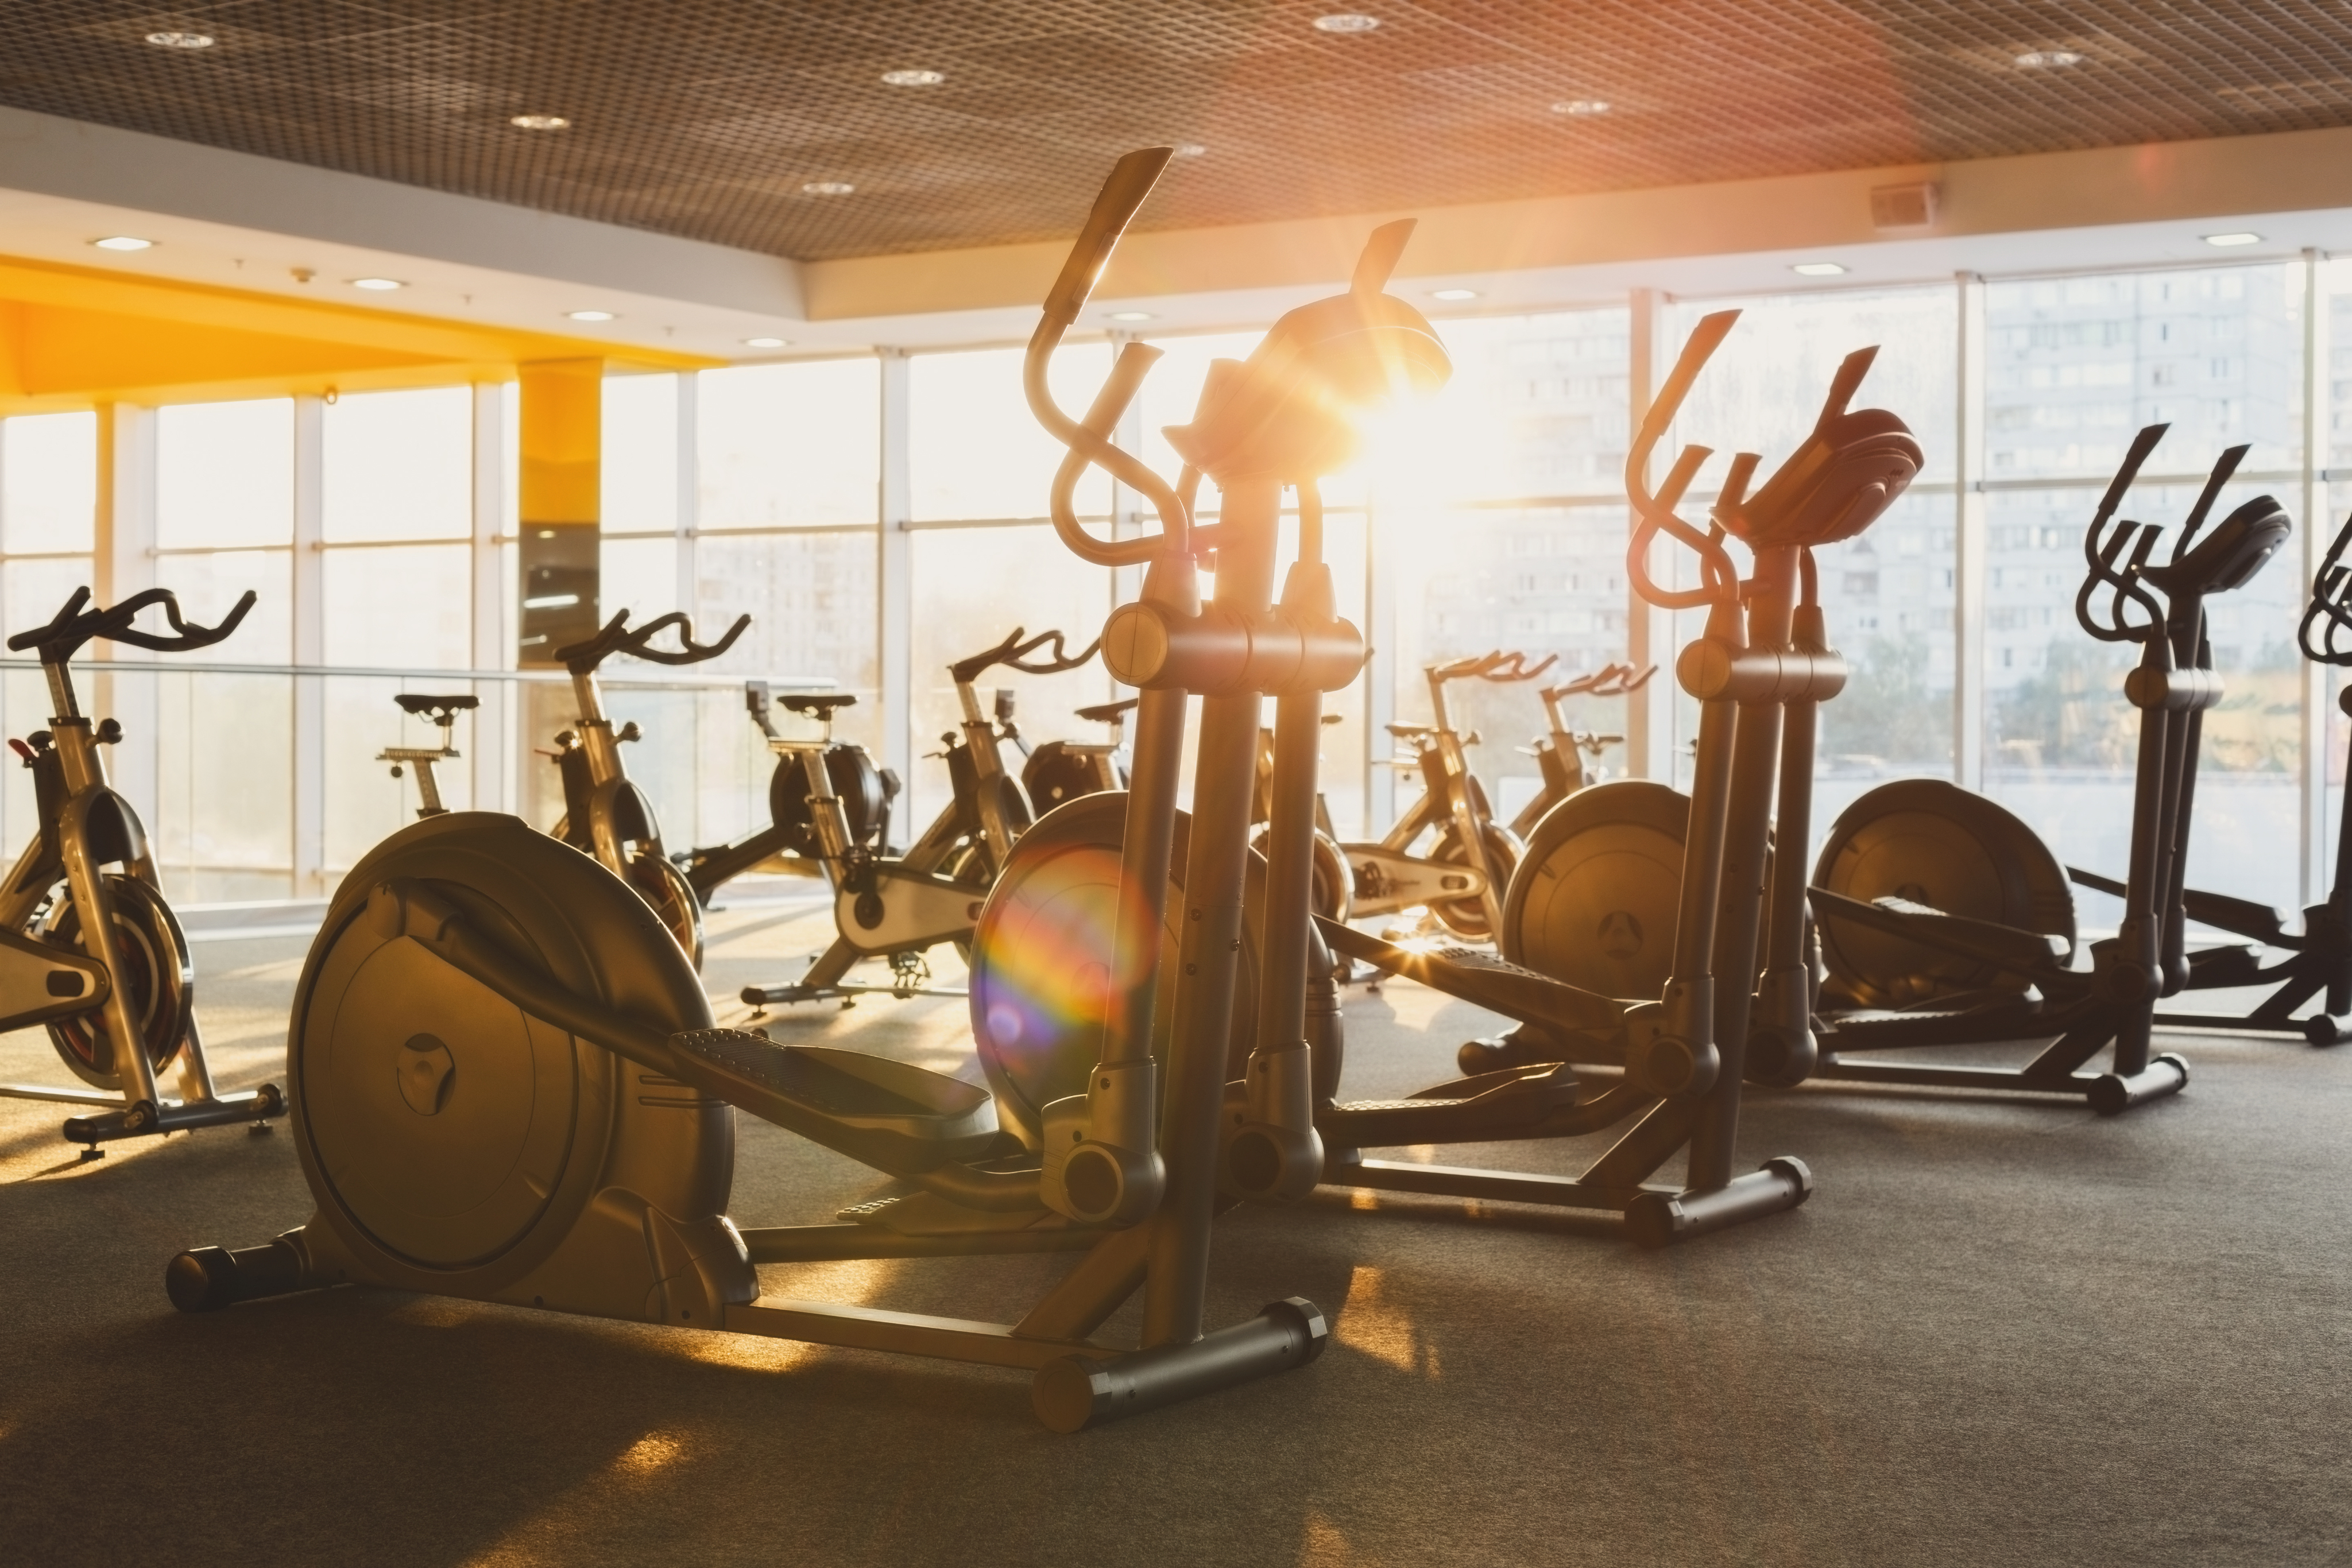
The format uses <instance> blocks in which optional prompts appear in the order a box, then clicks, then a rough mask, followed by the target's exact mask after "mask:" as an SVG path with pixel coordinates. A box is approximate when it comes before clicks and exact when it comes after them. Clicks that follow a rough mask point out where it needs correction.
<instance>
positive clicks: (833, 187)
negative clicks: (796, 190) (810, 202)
mask: <svg viewBox="0 0 2352 1568" xmlns="http://www.w3.org/2000/svg"><path fill="white" fill-rule="evenodd" d="M856 189H857V187H856V186H855V185H853V184H851V183H849V182H848V181H846V180H811V181H810V182H809V183H807V184H805V185H803V186H802V187H801V190H802V192H803V193H804V194H806V195H811V196H845V195H848V194H849V193H851V192H852V191H855V190H856Z"/></svg>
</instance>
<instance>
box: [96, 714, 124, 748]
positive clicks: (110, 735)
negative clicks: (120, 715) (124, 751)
mask: <svg viewBox="0 0 2352 1568" xmlns="http://www.w3.org/2000/svg"><path fill="white" fill-rule="evenodd" d="M121 740H122V723H121V720H120V719H111V718H102V719H100V720H99V721H98V743H99V744H100V746H115V745H119V744H121Z"/></svg>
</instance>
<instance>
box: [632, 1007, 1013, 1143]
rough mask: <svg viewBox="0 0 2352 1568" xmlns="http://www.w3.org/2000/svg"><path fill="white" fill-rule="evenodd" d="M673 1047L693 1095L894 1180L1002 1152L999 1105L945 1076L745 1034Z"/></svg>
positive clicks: (679, 1040)
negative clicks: (717, 1101) (709, 1098)
mask: <svg viewBox="0 0 2352 1568" xmlns="http://www.w3.org/2000/svg"><path fill="white" fill-rule="evenodd" d="M669 1049H670V1054H671V1055H672V1056H673V1057H674V1058H676V1060H677V1070H678V1076H679V1077H680V1078H681V1079H683V1080H684V1081H685V1082H688V1083H691V1084H692V1085H694V1086H695V1087H696V1088H698V1089H700V1090H702V1091H703V1092H706V1093H709V1094H712V1095H715V1096H717V1097H718V1098H719V1099H721V1100H724V1101H726V1102H727V1103H729V1104H730V1105H734V1106H737V1107H740V1109H742V1110H745V1111H749V1112H751V1113H752V1114H753V1115H755V1116H758V1117H759V1118H761V1120H762V1121H767V1122H773V1123H774V1124H776V1125H778V1126H780V1127H784V1128H788V1129H790V1130H791V1131H793V1132H795V1133H798V1134H801V1135H802V1136H803V1137H804V1138H807V1139H809V1140H810V1141H811V1142H813V1143H819V1144H823V1145H824V1146H825V1147H827V1148H829V1149H832V1150H835V1152H837V1153H840V1154H845V1155H848V1156H849V1157H850V1158H852V1159H854V1160H858V1161H861V1162H863V1163H865V1164H867V1165H870V1166H874V1167H875V1168H876V1169H877V1170H884V1171H887V1172H889V1173H890V1174H892V1175H894V1176H915V1175H919V1174H920V1173H922V1172H924V1171H928V1170H932V1169H935V1168H936V1167H938V1166H942V1165H946V1164H949V1163H950V1162H956V1161H966V1160H974V1159H981V1158H984V1157H985V1156H986V1155H988V1154H989V1153H990V1152H991V1151H992V1149H994V1147H995V1146H996V1135H997V1123H996V1102H995V1101H994V1100H993V1099H992V1097H991V1096H990V1094H989V1092H988V1091H987V1090H985V1089H981V1088H976V1087H974V1086H973V1085H971V1084H970V1083H966V1082H963V1081H962V1080H961V1079H958V1078H950V1077H949V1076H947V1075H946V1074H945V1073H941V1072H931V1071H927V1070H925V1069H923V1068H920V1067H914V1066H909V1065H908V1063H906V1062H903V1061H890V1060H888V1059H887V1058H886V1057H879V1056H869V1055H867V1054H866V1053H865V1052H863V1051H841V1050H837V1049H834V1048H832V1047H827V1046H814V1045H778V1044H777V1043H776V1042H775V1041H774V1040H770V1039H769V1038H768V1037H767V1036H766V1035H764V1034H755V1033H753V1032H751V1030H740V1029H698V1030H687V1031H685V1032H683V1033H680V1034H674V1035H672V1036H670V1038H669Z"/></svg>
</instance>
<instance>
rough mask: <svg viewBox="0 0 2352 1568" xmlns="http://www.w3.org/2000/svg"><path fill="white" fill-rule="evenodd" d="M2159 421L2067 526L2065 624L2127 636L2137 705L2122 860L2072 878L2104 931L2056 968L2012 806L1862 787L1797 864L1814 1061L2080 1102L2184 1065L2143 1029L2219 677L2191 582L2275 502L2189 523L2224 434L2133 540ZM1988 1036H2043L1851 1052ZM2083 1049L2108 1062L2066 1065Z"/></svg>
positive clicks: (2046, 855) (2170, 958) (2216, 474)
mask: <svg viewBox="0 0 2352 1568" xmlns="http://www.w3.org/2000/svg"><path fill="white" fill-rule="evenodd" d="M2166 428H2167V427H2166V426H2164V425H2161V424H2152V425H2149V426H2147V428H2146V429H2144V430H2142V431H2141V432H2140V433H2139V435H2138V437H2137V439H2136V440H2134V442H2133V443H2132V446H2131V449H2130V451H2129V452H2128V453H2127V454H2126V456H2125V458H2124V463H2123V466H2122V467H2121V468H2120V469H2118V470H2117V472H2116V476H2115V478H2114V480H2113V482H2112V483H2110V484H2109V485H2108V486H2107V490H2106V494H2105V497H2103V498H2102V499H2101V500H2100V502H2099V506H2098V509H2097V511H2096V512H2095V514H2094V515H2093V517H2092V519H2091V525H2090V527H2089V528H2088V529H2086V530H2085V531H2084V538H2083V555H2084V561H2085V563H2086V566H2087V568H2088V571H2087V573H2086V575H2085V577H2084V582H2083V587H2082V590H2081V591H2080V592H2079V593H2077V594H2076V596H2075V601H2074V613H2075V618H2076V620H2077V621H2078V622H2080V623H2081V624H2082V627H2083V629H2084V631H2085V632H2089V633H2090V634H2091V635H2092V636H2093V637H2095V638H2097V639H2099V640H2100V641H2102V642H2108V643H2136V644H2137V646H2138V648H2139V650H2140V656H2139V660H2138V663H2137V666H2136V667H2135V668H2134V669H2133V670H2132V672H2131V674H2129V676H2128V677H2127V678H2126V681H2125V684H2124V695H2125V696H2126V699H2127V700H2128V701H2129V702H2130V703H2131V705H2132V706H2134V707H2136V708H2137V709H2138V710H2139V716H2140V727H2139V746H2138V758H2137V768H2136V769H2135V774H2134V781H2133V790H2132V823H2131V860H2130V867H2129V874H2128V877H2127V880H2126V882H2125V883H2121V884H2116V883H2105V882H2103V881H2101V882H2095V883H2093V885H2102V886H2105V887H2107V888H2110V889H2113V890H2114V891H2116V892H2118V893H2119V894H2121V895H2122V897H2123V899H2124V904H2125V912H2124V921H2123V925H2122V928H2121V929H2120V930H2119V931H2118V932H2117V933H2116V936H2114V937H2112V938H2110V939H2108V940H2106V941H2103V942H2095V943H2093V944H2092V946H2091V967H2090V968H2089V969H2087V970H2084V969H2076V968H2074V967H2073V965H2072V961H2071V960H2072V958H2073V955H2074V907H2073V900H2072V899H2071V898H2070V897H2069V896H2068V895H2067V894H2066V884H2065V881H2064V877H2063V873H2061V872H2060V871H2059V869H2058V865H2057V862H2056V860H2055V859H2054V858H2053V857H2052V856H2051V854H2050V852H2049V851H2048V850H2047V849H2045V848H2042V845H2041V841H2039V840H2038V839H2037V838H2035V837H2034V836H2033V834H2032V832H2031V831H2029V830H2027V829H2026V828H2025V826H2024V824H2022V823H2021V822H2019V821H2017V820H2016V818H2014V817H2013V816H2011V814H2010V813H2008V812H2007V811H2005V810H2002V809H2001V808H2000V807H1999V806H1997V805H1995V804H1994V803H1993V802H1991V801H1990V800H1985V799H1984V798H1982V797H1980V796H1973V795H1969V793H1967V792H1966V791H1964V790H1961V789H1958V788H1956V787H1955V786H1952V785H1950V784H1947V783H1944V782H1942V781H1941V780H1935V779H1927V780H1916V779H1906V780H1900V781H1898V782H1896V783H1895V784H1892V785H1888V786H1885V787H1884V788H1882V789H1878V790H1874V791H1872V792H1871V793H1870V794H1868V795H1864V797H1863V798H1862V799H1860V800H1856V801H1855V802H1854V803H1853V805H1852V806H1849V807H1848V808H1847V809H1846V810H1845V811H1844V812H1843V814H1842V815H1841V816H1840V817H1839V819H1838V821H1837V822H1836V823H1835V824H1834V825H1833V826H1832V828H1831V830H1830V835H1829V838H1828V840H1827V841H1826V842H1825V843H1824V844H1823V845H1822V853H1821V858H1820V860H1819V862H1817V864H1816V866H1815V869H1814V873H1813V887H1812V890H1811V902H1812V907H1813V912H1814V915H1815V917H1816V918H1817V919H1818V920H1820V921H1821V922H1822V953H1823V956H1824V957H1825V958H1826V959H1827V961H1828V965H1829V973H1830V979H1829V982H1828V984H1827V985H1825V986H1824V988H1823V1001H1824V1006H1823V1008H1822V1023H1823V1025H1824V1030H1823V1032H1822V1038H1821V1048H1822V1055H1821V1060H1820V1063H1819V1066H1818V1067H1817V1069H1816V1072H1817V1073H1818V1075H1819V1076H1822V1077H1825V1078H1840V1079H1850V1080H1856V1081H1860V1082H1875V1083H1893V1084H1919V1085H1927V1086H1934V1087H1940V1088H1964V1089H1979V1090H1996V1091H2003V1090H2005V1091H2012V1092H2026V1093H2032V1094H2059V1095H2065V1096H2070V1097H2074V1098H2079V1099H2082V1100H2084V1101H2086V1102H2087V1103H2089V1104H2090V1105H2091V1107H2092V1108H2093V1109H2094V1110H2095V1111H2097V1112H2098V1113H2101V1114H2102V1115H2115V1114H2117V1113H2121V1112H2123V1111H2126V1110H2128V1109H2129V1108H2131V1107H2132V1106H2135V1105H2140V1104H2145V1103H2147V1102H2148V1101H2151V1100H2155V1099H2159V1098H2162V1097H2164V1096H2167V1095H2170V1094H2174V1093H2178V1092H2179V1091H2180V1090H2181V1089H2182V1088H2184V1087H2185V1086H2186V1085H2187V1083H2188V1082H2189V1064H2188V1063H2187V1062H2186V1061H2183V1060H2182V1059H2181V1058H2180V1057H2179V1056H2177V1055H2174V1054H2172V1053H2170V1052H2167V1053H2165V1054H2162V1055H2154V1054H2152V1050H2151V1045H2150V1036H2151V1034H2152V1031H2153V1030H2154V1028H2155V1025H2156V1004H2157V1002H2158V999H2160V998H2164V997H2168V996H2170V995H2172V994H2174V993H2175V992H2177V991H2178V990H2179V989H2180V988H2181V987H2182V986H2183V985H2184V984H2186V983H2187V978H2188V975H2189V958H2188V955H2187V950H2186V939H2185V924H2186V916H2185V914H2184V908H2185V905H2184V900H2183V898H2182V894H2181V875H2182V872H2183V868H2184V865H2185V862H2186V861H2187V859H2188V852H2189V810H2188V807H2189V793H2190V789H2191V779H2193V777H2194V775H2195V772H2196V768H2197V748H2196V745H2195V742H2196V739H2197V737H2198V734H2199V726H2198V723H2197V716H2198V715H2199V714H2200V713H2201V712H2202V711H2203V710H2205V709H2206V708H2209V707H2211V706H2214V705H2215V704H2217V703H2219V702H2220V701H2221V696H2222V694H2223V688H2222V684H2221V677H2220V676H2219V675H2218V674H2215V673H2214V671H2213V669H2212V667H2211V648H2210V644H2209V643H2207V642H2206V641H2205V636H2204V627H2205V600H2206V598H2207V597H2208V596H2209V595H2211V594H2214V593H2222V592H2227V591H2231V590H2233V589H2236V588H2240V587H2242V586H2243V585H2244V584H2245V583H2246V582H2247V581H2248V580H2251V579H2252V577H2253V575H2254V574H2255V573H2256V572H2257V571H2259V570H2262V567H2263V563H2264V562H2266V561H2268V560H2269V559H2270V558H2271V557H2272V556H2273V554H2275V553H2276V552H2277V550H2278V549H2279V547H2280V546H2281V545H2283V544H2284V543H2285V542H2286V538H2287V536H2288V534H2289V532H2290V531H2291V528H2290V525H2289V523H2288V520H2287V517H2286V514H2285V513H2284V511H2283V510H2281V509H2280V507H2279V505H2278V503H2277V502H2276V501H2275V500H2273V499H2272V498H2271V497H2268V496H2261V497H2256V498H2254V499H2253V500H2251V501H2249V502H2247V503H2246V504H2245V505H2243V506H2242V507H2238V508H2237V509H2236V510H2235V511H2233V512H2231V514H2230V515H2229V516H2228V517H2225V518H2223V519H2222V521H2221V523H2220V524H2219V525H2218V526H2217V527H2216V528H2214V529H2213V530H2212V531H2211V532H2210V533H2207V534H2204V536H2203V537H2202V538H2200V537H2199V535H2200V532H2201V531H2202V530H2203V528H2204V523H2205V519H2206V517H2207V516H2208V514H2209V513H2210V510H2211V508H2212V506H2213V504H2214V501H2215V500H2216V498H2217V497H2219V495H2220V493H2221V486H2222V485H2223V484H2224V483H2226V482H2227V480H2228V478H2229V476H2230V474H2231V471H2232V470H2233V469H2235V467H2236V466H2237V462H2238V459H2239V458H2240V457H2241V456H2242V455H2243V454H2244V452H2245V450H2246V449H2245V448H2244V447H2235V448H2232V449H2231V451H2229V452H2227V453H2224V454H2223V455H2222V457H2221V462H2220V463H2218V464H2217V465H2215V467H2214V469H2213V472H2212V474H2211V475H2210V476H2209V477H2208V479H2207V481H2206V485H2205V489H2204V492H2203V494H2202V495H2200V497H2198V500H2197V504H2196V506H2195V507H2192V508H2191V509H2190V512H2189V517H2188V520H2187V521H2186V522H2185V523H2184V524H2183V525H2182V528H2181V532H2180V537H2179V540H2178V541H2177V542H2176V543H2175V545H2174V547H2173V549H2172V553H2171V557H2170V559H2169V560H2168V562H2167V563H2166V564H2164V565H2160V566H2158V565H2150V564H2148V559H2147V558H2148V556H2149V553H2150V552H2151V550H2152V549H2154V547H2155V545H2156V542H2157V539H2158V536H2159V535H2160V534H2161V533H2162V532H2163V530H2162V529H2161V528H2150V527H2147V526H2146V525H2143V524H2139V523H2134V522H2123V523H2119V524H2117V525H2116V529H2115V531H2114V532H2113V534H2109V533H2108V532H2107V525H2108V523H2109V521H2110V520H2111V519H2113V517H2114V516H2115V513H2116V508H2117V507H2119V506H2120V505H2121V504H2122V501H2123V497H2124V494H2125V492H2126V490H2127V489H2128V488H2129V487H2130V486H2131V482H2132V480H2133V479H2134V478H2135V477H2136V476H2137V475H2138V472H2139V469H2140V465H2142V464H2143V463H2144V462H2146V461H2147V456H2148V455H2149V454H2150V453H2152V452H2153V451H2154V450H2155V449H2156V445H2157V443H2158V441H2160V440H2161V439H2163V436H2164V433H2165V430H2166ZM2119 561H2120V562H2123V563H2124V564H2122V565H2121V566H2120V567H2119V566H2118V564H2117V563H2118V562H2119ZM2157 594H2162V595H2163V596H2164V599H2165V601H2168V602H2163V603H2159V602H2158V599H2157V597H2156V595H2157ZM2102 601H2103V602H2104V605H2105V608H2104V610H2102V609H2100V608H2097V606H2098V605H2099V604H2100V603H2101V602H2102ZM2077 874H2078V878H2079V879H2080V880H2084V881H2090V880H2091V879H2089V878H2086V877H2081V876H2080V873H2077ZM1890 938H1892V939H1893V940H1889V939H1890ZM2004 1040H2047V1041H2050V1042H2051V1043H2049V1044H2048V1045H2047V1046H2046V1047H2044V1048H2043V1049H2042V1051H2041V1052H2040V1054H2038V1055H2037V1056H2036V1057H2035V1058H2034V1059H2033V1060H2032V1061H2031V1062H2030V1063H2028V1064H2027V1065H2026V1066H2024V1067H2022V1068H2015V1069H2011V1068H1996V1067H1980V1066H1942V1065H1933V1064H1927V1063H1920V1062H1900V1061H1885V1060H1884V1059H1882V1058H1878V1057H1876V1056H1872V1057H1869V1058H1862V1057H1859V1056H1857V1055H1854V1054H1853V1053H1856V1052H1864V1051H1867V1052H1877V1051H1884V1050H1890V1049H1899V1048H1906V1047H1920V1046H1942V1045H1973V1044H1979V1043H1985V1042H1990V1041H2004ZM2105 1050H2111V1051H2112V1060H2111V1066H2110V1070H2109V1071H2106V1072H2104V1073H2097V1074H2087V1075H2086V1074H2084V1073H2082V1072H2079V1071H2077V1069H2079V1068H2081V1067H2082V1066H2084V1064H2085V1063H2087V1062H2088V1061H2090V1060H2091V1059H2092V1058H2093V1057H2095V1056H2096V1055H2097V1054H2098V1053H2099V1052H2100V1051H2105Z"/></svg>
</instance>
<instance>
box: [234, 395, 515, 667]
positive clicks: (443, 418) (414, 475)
mask: <svg viewBox="0 0 2352 1568" xmlns="http://www.w3.org/2000/svg"><path fill="white" fill-rule="evenodd" d="M324 414H325V458H324V463H325V470H326V471H325V474H324V476H323V486H324V492H325V494H324V501H325V507H326V515H325V517H324V519H323V530H324V535H325V537H326V538H327V539H328V540H329V541H330V542H334V541H340V540H344V539H462V538H467V536H468V535H470V534H471V533H472V532H473V531H474V530H473V516H474V493H473V491H474V393H473V389H472V388H471V387H430V388H427V389H425V390H424V391H422V392H359V393H354V394H352V395H351V396H347V397H343V398H340V399H338V400H337V401H336V402H331V403H329V404H328V405H327V406H326V408H325V410H324ZM190 542H191V543H194V542H196V541H194V540H191V541H190ZM371 662H381V661H371Z"/></svg>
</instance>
